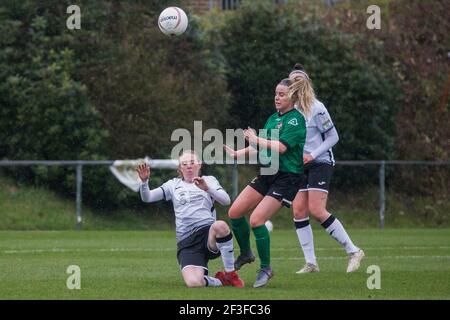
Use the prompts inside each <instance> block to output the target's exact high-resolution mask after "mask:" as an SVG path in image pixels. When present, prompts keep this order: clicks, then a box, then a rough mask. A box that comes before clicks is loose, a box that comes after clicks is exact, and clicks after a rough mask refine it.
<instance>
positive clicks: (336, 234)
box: [322, 215, 359, 253]
mask: <svg viewBox="0 0 450 320" xmlns="http://www.w3.org/2000/svg"><path fill="white" fill-rule="evenodd" d="M322 227H324V228H325V230H326V231H327V232H328V234H329V235H330V236H331V237H332V238H334V239H335V240H336V241H337V242H339V243H340V244H341V245H342V246H343V247H344V249H345V251H346V252H347V253H353V252H356V251H358V250H359V248H358V247H357V246H355V245H354V244H353V242H352V240H351V239H350V237H349V236H348V234H347V232H346V231H345V229H344V226H343V225H342V223H341V222H340V221H339V220H338V219H337V218H336V217H334V216H333V215H330V217H329V218H328V219H327V220H325V222H324V223H322Z"/></svg>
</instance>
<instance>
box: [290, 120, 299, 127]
mask: <svg viewBox="0 0 450 320" xmlns="http://www.w3.org/2000/svg"><path fill="white" fill-rule="evenodd" d="M288 124H290V125H293V126H296V125H298V121H297V118H294V119H291V120H289V122H288Z"/></svg>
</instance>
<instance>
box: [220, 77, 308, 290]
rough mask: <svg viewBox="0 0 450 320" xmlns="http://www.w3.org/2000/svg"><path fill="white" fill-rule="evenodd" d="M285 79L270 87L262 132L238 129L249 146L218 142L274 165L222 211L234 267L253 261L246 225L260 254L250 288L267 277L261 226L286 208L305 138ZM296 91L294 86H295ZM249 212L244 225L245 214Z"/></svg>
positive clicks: (266, 240)
mask: <svg viewBox="0 0 450 320" xmlns="http://www.w3.org/2000/svg"><path fill="white" fill-rule="evenodd" d="M291 84H292V82H291V81H290V80H289V79H284V80H282V81H281V82H280V83H279V84H278V85H277V86H276V89H275V108H276V112H275V113H274V114H273V115H272V116H270V117H269V118H268V120H267V122H266V124H265V126H264V129H266V130H267V134H261V135H260V136H257V135H256V134H255V132H254V131H253V130H251V129H247V130H244V137H245V139H246V140H247V141H248V142H249V143H250V146H249V147H247V148H244V149H241V150H237V151H235V150H233V149H231V148H229V147H228V146H224V148H225V151H226V152H227V153H228V154H229V155H230V156H232V157H234V158H237V157H240V156H243V155H247V154H250V153H255V152H258V151H257V150H258V149H259V154H260V155H261V154H263V155H264V156H268V157H269V159H270V160H271V161H275V160H274V159H275V158H274V157H278V163H279V169H278V171H277V172H276V173H274V174H270V175H263V174H259V175H258V176H257V177H256V178H254V179H253V180H252V181H251V182H250V183H249V185H248V186H247V187H246V188H245V189H244V190H243V191H242V192H241V193H240V194H239V196H238V197H237V198H236V200H235V201H234V203H233V204H232V206H231V208H230V209H229V211H228V216H229V217H230V219H231V226H232V229H233V233H234V235H235V237H236V240H237V242H238V244H239V248H240V255H239V257H238V258H237V259H236V262H235V268H236V270H239V269H240V268H241V267H242V265H244V264H246V263H251V262H253V261H254V260H255V256H254V255H253V253H252V251H251V249H250V228H251V229H252V231H253V233H254V235H255V239H256V247H257V250H258V255H259V258H260V270H259V272H258V275H257V277H256V281H255V282H254V284H253V287H254V288H258V287H262V286H264V285H266V284H267V283H268V281H269V279H270V278H272V276H273V271H272V267H271V265H270V236H269V232H268V230H267V227H266V225H265V222H266V221H267V220H269V219H270V218H271V217H272V215H274V214H275V213H276V212H277V211H278V210H279V209H280V208H281V207H282V206H283V205H284V206H287V207H289V206H290V204H291V201H292V200H293V199H294V197H295V195H296V194H297V191H298V189H299V187H300V184H301V178H302V174H303V166H302V157H301V154H302V150H303V145H304V142H305V138H306V126H305V119H304V117H303V116H302V114H301V113H300V112H299V111H298V110H297V109H295V108H294V103H293V102H292V101H291V99H290V98H289V86H290V85H291ZM299 90H300V88H299ZM250 211H251V214H250V218H249V220H250V224H249V222H248V221H247V219H246V217H245V216H246V215H248V214H249V213H250Z"/></svg>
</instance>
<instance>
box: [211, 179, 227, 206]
mask: <svg viewBox="0 0 450 320" xmlns="http://www.w3.org/2000/svg"><path fill="white" fill-rule="evenodd" d="M205 181H206V183H207V184H208V187H209V189H208V193H209V195H210V196H211V197H212V198H213V200H215V201H217V202H219V203H220V204H221V205H224V206H226V205H229V204H230V202H231V199H230V196H229V195H228V193H227V192H226V191H225V189H224V188H223V187H222V186H221V185H220V183H219V181H217V179H216V178H215V177H213V176H206V177H205Z"/></svg>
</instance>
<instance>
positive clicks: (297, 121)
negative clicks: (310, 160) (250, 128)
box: [259, 109, 306, 173]
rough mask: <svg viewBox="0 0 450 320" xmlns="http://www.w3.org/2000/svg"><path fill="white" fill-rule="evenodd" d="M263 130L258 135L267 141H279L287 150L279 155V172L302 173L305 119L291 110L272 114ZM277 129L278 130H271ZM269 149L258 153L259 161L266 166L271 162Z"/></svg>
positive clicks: (296, 111)
mask: <svg viewBox="0 0 450 320" xmlns="http://www.w3.org/2000/svg"><path fill="white" fill-rule="evenodd" d="M264 129H265V130H262V132H261V134H260V135H259V136H260V137H261V138H264V139H268V140H277V141H280V142H281V143H282V144H283V145H284V146H286V148H287V150H286V152H285V153H283V154H279V155H278V156H279V171H282V172H290V173H303V146H304V145H305V140H306V124H305V118H304V117H303V115H302V114H301V113H300V112H299V111H298V110H297V109H292V110H290V111H288V112H286V113H284V114H281V115H280V113H279V112H276V113H274V114H273V115H271V116H270V117H269V119H267V122H266V124H265V125H264ZM273 129H278V130H273ZM273 156H275V155H272V152H271V150H270V149H262V150H261V151H260V161H261V162H262V163H263V164H264V165H268V164H269V163H270V162H271V161H273V159H272V157H273Z"/></svg>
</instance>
